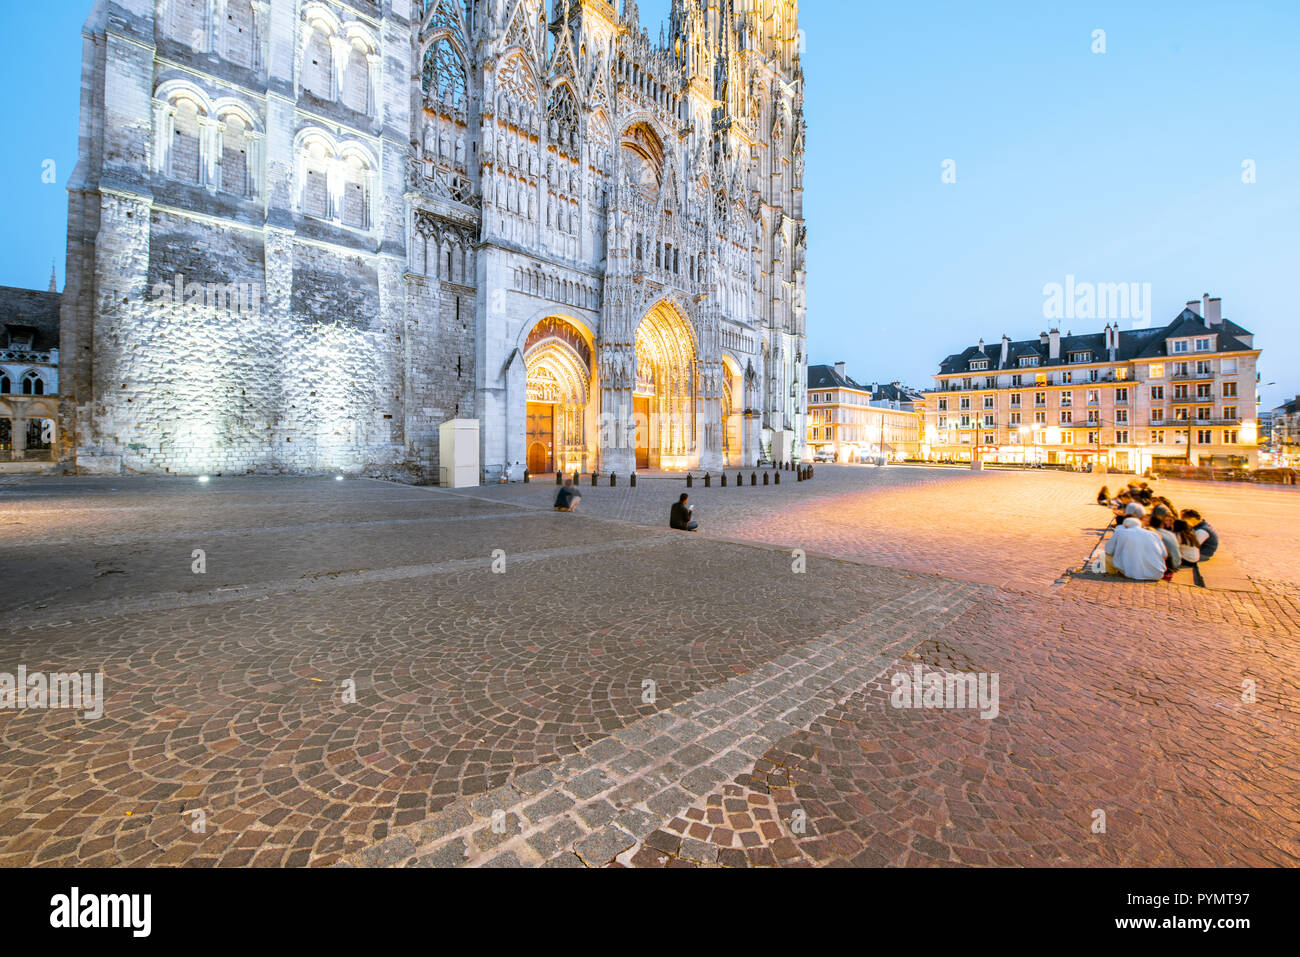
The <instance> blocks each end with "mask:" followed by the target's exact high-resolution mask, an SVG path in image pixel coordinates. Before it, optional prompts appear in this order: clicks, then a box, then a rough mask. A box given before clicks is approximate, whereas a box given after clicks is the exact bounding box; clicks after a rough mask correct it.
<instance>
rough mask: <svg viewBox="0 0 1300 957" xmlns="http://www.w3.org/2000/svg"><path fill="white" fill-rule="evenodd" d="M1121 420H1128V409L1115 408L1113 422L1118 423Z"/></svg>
mask: <svg viewBox="0 0 1300 957" xmlns="http://www.w3.org/2000/svg"><path fill="white" fill-rule="evenodd" d="M1122 422H1128V409H1116V410H1115V424H1116V425H1119V424H1120V423H1122Z"/></svg>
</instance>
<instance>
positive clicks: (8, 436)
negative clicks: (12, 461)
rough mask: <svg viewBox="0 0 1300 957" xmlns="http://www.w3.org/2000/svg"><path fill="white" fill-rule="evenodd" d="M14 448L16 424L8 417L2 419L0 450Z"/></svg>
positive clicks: (11, 449)
mask: <svg viewBox="0 0 1300 957" xmlns="http://www.w3.org/2000/svg"><path fill="white" fill-rule="evenodd" d="M13 448H14V424H13V423H12V422H10V421H9V420H8V419H0V452H12V451H13Z"/></svg>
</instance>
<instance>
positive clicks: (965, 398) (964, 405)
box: [961, 395, 970, 412]
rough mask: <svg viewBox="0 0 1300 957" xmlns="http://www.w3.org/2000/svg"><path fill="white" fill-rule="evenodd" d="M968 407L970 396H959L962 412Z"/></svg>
mask: <svg viewBox="0 0 1300 957" xmlns="http://www.w3.org/2000/svg"><path fill="white" fill-rule="evenodd" d="M969 408H970V397H969V396H965V395H964V396H962V397H961V409H962V411H963V412H965V411H966V410H968V409H969Z"/></svg>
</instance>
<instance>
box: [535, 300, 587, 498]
mask: <svg viewBox="0 0 1300 957" xmlns="http://www.w3.org/2000/svg"><path fill="white" fill-rule="evenodd" d="M591 356H592V346H591V341H590V339H589V338H588V336H587V333H586V332H585V331H584V330H583V329H581V328H580V327H578V326H577V325H575V324H573V323H571V322H569V321H568V320H566V319H565V318H564V317H562V316H548V317H547V318H545V319H543V320H542V321H541V322H539V323H538V324H537V325H536V326H534V327H533V330H532V332H530V333H529V335H528V340H527V341H526V343H525V344H524V363H525V366H526V367H527V376H528V378H527V403H528V409H527V418H526V421H527V435H526V437H525V441H524V448H525V450H526V454H527V456H528V462H527V465H528V470H529V471H530V472H532V473H534V474H540V473H543V472H553V471H557V470H558V471H563V472H572V471H586V470H587V467H588V463H589V462H590V461H591V460H592V449H591V448H590V447H589V445H588V435H589V434H590V431H591V430H590V428H589V423H588V421H587V420H588V417H589V405H590V401H591V377H592V362H591Z"/></svg>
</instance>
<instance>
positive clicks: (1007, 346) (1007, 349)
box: [998, 332, 1011, 368]
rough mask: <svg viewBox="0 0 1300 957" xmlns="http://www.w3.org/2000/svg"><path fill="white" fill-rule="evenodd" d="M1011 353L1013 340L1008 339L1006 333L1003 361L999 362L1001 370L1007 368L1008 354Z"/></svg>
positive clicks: (1003, 338) (1003, 337)
mask: <svg viewBox="0 0 1300 957" xmlns="http://www.w3.org/2000/svg"><path fill="white" fill-rule="evenodd" d="M1010 351H1011V340H1010V339H1008V338H1007V334H1006V333H1005V332H1004V333H1003V334H1002V359H1001V361H999V362H998V366H999V367H1000V368H1006V365H1007V354H1008V353H1009V352H1010Z"/></svg>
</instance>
